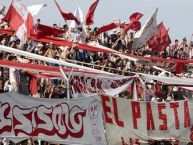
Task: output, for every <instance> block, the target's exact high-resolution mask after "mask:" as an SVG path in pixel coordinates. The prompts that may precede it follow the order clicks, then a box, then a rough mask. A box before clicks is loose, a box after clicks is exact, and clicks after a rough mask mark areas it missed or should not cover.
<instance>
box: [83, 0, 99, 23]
mask: <svg viewBox="0 0 193 145" xmlns="http://www.w3.org/2000/svg"><path fill="white" fill-rule="evenodd" d="M98 2H99V0H96V1H95V2H94V3H93V4H92V5H91V6H90V8H89V10H88V12H87V15H86V22H85V25H87V26H89V25H92V24H94V12H95V9H96V7H97V5H98Z"/></svg>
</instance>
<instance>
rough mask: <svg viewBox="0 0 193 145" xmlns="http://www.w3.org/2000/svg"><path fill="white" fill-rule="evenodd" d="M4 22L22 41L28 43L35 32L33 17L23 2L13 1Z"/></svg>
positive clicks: (19, 0)
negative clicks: (28, 39)
mask: <svg viewBox="0 0 193 145" xmlns="http://www.w3.org/2000/svg"><path fill="white" fill-rule="evenodd" d="M4 20H5V21H6V22H8V23H9V25H10V28H11V29H13V30H15V31H16V35H17V37H18V38H19V39H20V40H21V41H26V40H27V38H29V36H30V33H31V32H33V25H34V23H33V17H32V15H31V14H30V12H29V11H28V9H27V8H26V6H25V5H24V3H23V2H22V1H21V0H12V3H11V5H10V7H9V9H8V12H7V14H6V16H5V17H4Z"/></svg>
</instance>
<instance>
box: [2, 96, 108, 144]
mask: <svg viewBox="0 0 193 145" xmlns="http://www.w3.org/2000/svg"><path fill="white" fill-rule="evenodd" d="M98 99H99V97H98V96H93V97H89V98H81V99H73V100H70V101H64V100H61V99H39V98H32V97H27V96H23V95H19V94H16V93H3V94H0V137H5V138H6V137H8V138H15V137H18V138H23V137H28V138H34V139H40V140H45V141H50V142H56V143H62V144H84V145H90V144H92V145H101V144H104V145H105V144H106V139H105V135H104V126H103V119H102V107H101V103H100V102H99V101H98Z"/></svg>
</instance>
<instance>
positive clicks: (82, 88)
mask: <svg viewBox="0 0 193 145" xmlns="http://www.w3.org/2000/svg"><path fill="white" fill-rule="evenodd" d="M68 76H69V82H70V86H71V87H72V93H73V95H74V97H77V96H89V95H92V94H106V95H109V96H115V95H118V94H119V93H121V92H123V91H125V90H126V89H127V88H128V86H129V85H130V84H131V83H132V82H133V80H134V79H135V78H136V77H125V76H118V75H106V74H105V75H102V74H88V73H75V72H74V73H73V74H71V75H70V74H68Z"/></svg>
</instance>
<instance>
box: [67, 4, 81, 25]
mask: <svg viewBox="0 0 193 145" xmlns="http://www.w3.org/2000/svg"><path fill="white" fill-rule="evenodd" d="M74 16H75V17H77V19H78V20H79V21H80V23H81V24H80V25H79V26H80V27H83V23H84V14H83V12H82V10H81V9H80V7H79V6H78V5H77V6H76V10H75V12H74ZM77 26H78V25H77V24H76V22H75V21H72V22H71V24H70V28H76V27H77Z"/></svg>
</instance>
